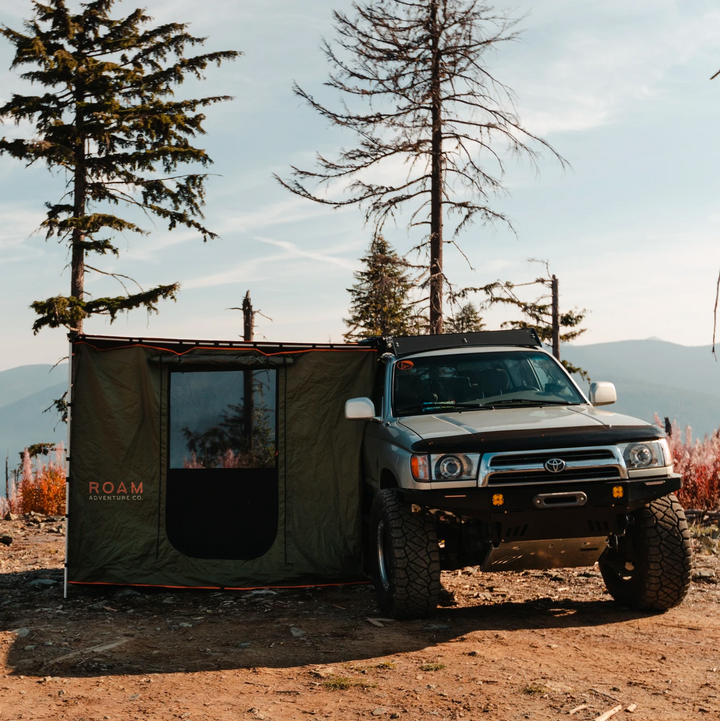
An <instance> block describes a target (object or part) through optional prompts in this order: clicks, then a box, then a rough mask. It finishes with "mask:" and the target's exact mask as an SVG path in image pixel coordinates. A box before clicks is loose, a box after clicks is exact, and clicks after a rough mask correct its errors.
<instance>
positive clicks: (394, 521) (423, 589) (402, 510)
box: [368, 489, 440, 619]
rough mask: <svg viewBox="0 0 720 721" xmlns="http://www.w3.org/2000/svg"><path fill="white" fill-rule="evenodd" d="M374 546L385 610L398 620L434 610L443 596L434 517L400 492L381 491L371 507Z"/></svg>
mask: <svg viewBox="0 0 720 721" xmlns="http://www.w3.org/2000/svg"><path fill="white" fill-rule="evenodd" d="M368 545H369V547H370V569H371V575H372V579H373V582H374V583H375V592H376V594H377V601H378V606H380V609H381V610H382V612H383V613H384V614H387V615H389V616H391V617H392V618H398V619H400V618H424V617H426V616H431V615H433V614H434V613H435V612H436V610H437V604H438V598H439V595H440V549H439V548H438V542H437V533H436V531H435V523H434V521H433V519H432V518H431V517H429V516H428V515H426V514H424V513H412V511H411V510H410V508H409V507H408V506H407V505H405V504H404V503H401V501H400V499H399V498H398V496H397V493H396V492H395V491H393V490H391V489H385V490H382V491H379V492H378V493H377V494H376V496H375V499H374V500H373V505H372V510H371V512H370V538H369V544H368Z"/></svg>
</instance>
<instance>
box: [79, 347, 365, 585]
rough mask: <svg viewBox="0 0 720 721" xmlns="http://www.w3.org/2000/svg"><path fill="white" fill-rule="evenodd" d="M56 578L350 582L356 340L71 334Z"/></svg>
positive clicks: (356, 448) (354, 525) (354, 556)
mask: <svg viewBox="0 0 720 721" xmlns="http://www.w3.org/2000/svg"><path fill="white" fill-rule="evenodd" d="M71 353H72V358H71V393H70V401H71V405H70V447H69V457H70V462H69V469H70V470H69V476H68V535H67V544H68V549H67V559H66V574H67V575H66V579H67V582H68V583H71V584H72V583H83V584H87V583H98V584H137V585H141V584H146V585H156V586H170V587H194V588H252V587H261V586H269V585H276V586H277V585H288V586H292V585H302V584H311V583H312V584H314V583H333V582H339V581H346V580H352V579H356V580H357V579H359V578H361V572H362V569H361V560H362V559H361V518H360V514H361V508H360V506H361V504H360V485H361V478H360V453H361V444H362V434H363V424H362V423H353V422H351V421H347V420H345V417H344V404H345V401H346V400H347V399H349V398H353V397H358V396H369V395H371V389H372V384H373V376H374V373H375V366H376V360H377V353H376V352H375V351H374V350H373V349H371V348H369V347H363V346H357V345H330V344H328V345H321V344H316V345H301V344H273V343H246V342H219V341H218V342H199V341H197V342H196V341H170V340H147V339H145V340H141V339H121V338H109V337H95V336H93V337H91V336H77V337H75V338H74V339H73V341H72V348H71Z"/></svg>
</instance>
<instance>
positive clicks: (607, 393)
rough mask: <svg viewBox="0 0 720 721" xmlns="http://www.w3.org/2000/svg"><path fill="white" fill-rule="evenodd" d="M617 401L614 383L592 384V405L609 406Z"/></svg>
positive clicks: (599, 382)
mask: <svg viewBox="0 0 720 721" xmlns="http://www.w3.org/2000/svg"><path fill="white" fill-rule="evenodd" d="M616 400H617V391H616V390H615V385H614V384H613V383H608V382H607V381H597V382H596V383H591V384H590V403H592V404H593V405H594V406H609V405H610V404H611V403H615V401H616Z"/></svg>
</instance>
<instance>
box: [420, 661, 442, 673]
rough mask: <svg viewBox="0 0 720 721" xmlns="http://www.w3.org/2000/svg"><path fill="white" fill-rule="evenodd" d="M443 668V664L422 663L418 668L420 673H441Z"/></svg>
mask: <svg viewBox="0 0 720 721" xmlns="http://www.w3.org/2000/svg"><path fill="white" fill-rule="evenodd" d="M444 668H445V664H444V663H436V662H435V663H424V664H423V665H422V666H420V670H421V671H442V670H443V669H444Z"/></svg>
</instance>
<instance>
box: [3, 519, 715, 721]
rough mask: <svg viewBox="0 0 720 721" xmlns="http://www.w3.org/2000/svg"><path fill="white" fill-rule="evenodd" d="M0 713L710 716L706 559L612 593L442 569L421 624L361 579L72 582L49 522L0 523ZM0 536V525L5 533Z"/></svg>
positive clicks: (574, 574)
mask: <svg viewBox="0 0 720 721" xmlns="http://www.w3.org/2000/svg"><path fill="white" fill-rule="evenodd" d="M3 534H9V535H11V536H12V543H11V544H10V545H0V629H1V632H0V644H1V653H0V662H1V664H2V667H1V668H0V719H2V721H5V720H7V719H13V720H14V719H73V720H75V721H81V720H84V721H91V720H92V721H95V720H98V721H99V720H100V719H112V720H118V721H119V720H122V721H125V720H126V719H148V718H149V719H176V718H179V719H191V720H197V721H205V720H207V721H221V720H222V721H224V720H226V719H227V720H230V719H232V720H233V721H238V720H239V721H242V720H244V719H248V720H250V719H267V720H268V721H270V720H271V719H276V720H278V721H280V720H284V719H304V718H308V717H322V718H331V719H339V720H342V719H358V718H373V717H377V718H380V719H382V718H393V719H397V718H399V719H406V720H407V721H414V720H415V719H427V720H438V721H439V720H440V719H461V718H462V719H492V720H497V721H511V720H514V719H556V718H559V717H569V718H572V719H574V720H575V721H588V720H593V719H597V718H598V717H600V716H601V715H602V714H603V713H604V712H607V711H610V710H612V709H614V708H616V707H617V706H621V707H622V710H621V711H619V712H618V713H616V714H615V715H613V716H612V719H613V721H620V720H630V719H632V720H633V721H634V720H636V719H637V720H638V721H639V720H640V719H645V720H647V721H661V720H662V721H665V720H671V719H677V720H678V721H686V720H687V719H693V718H703V719H720V585H718V581H719V580H720V557H718V556H717V555H713V554H708V552H707V549H709V548H714V549H715V550H716V551H717V541H711V540H709V539H707V538H705V539H700V540H699V541H697V542H696V543H697V548H696V550H697V551H698V553H697V555H696V559H695V575H694V579H695V580H694V583H693V586H692V589H691V591H690V594H689V596H688V598H687V599H686V601H685V602H684V603H683V604H682V605H681V606H680V607H679V608H676V609H674V610H672V611H670V612H668V613H665V614H660V615H651V614H644V613H635V612H632V611H629V610H627V609H622V608H619V607H617V606H616V605H615V604H614V603H613V602H612V601H611V599H610V597H609V596H608V595H607V594H606V593H605V589H604V586H603V583H602V579H601V578H600V575H599V573H598V572H597V570H596V569H590V570H569V571H565V570H563V571H559V572H557V571H552V572H523V573H507V574H482V573H480V572H479V571H477V570H475V569H468V570H465V571H463V572H453V573H446V574H444V578H443V582H444V585H445V587H446V588H447V589H448V591H450V593H451V594H452V596H454V601H453V600H452V599H451V598H448V603H453V605H448V606H447V607H445V608H441V609H439V610H438V614H437V616H436V617H435V618H433V619H430V620H425V621H409V622H399V621H387V620H385V619H381V618H379V616H380V614H379V612H378V610H377V608H376V606H375V602H374V595H373V590H372V588H371V586H367V585H360V586H352V587H342V588H337V587H332V588H313V589H300V590H296V589H293V590H278V591H270V590H261V591H250V592H223V593H217V592H212V591H206V592H200V591H172V592H169V591H167V590H163V589H130V588H122V587H102V588H99V587H71V589H70V593H69V598H68V599H66V600H65V599H63V595H62V563H63V554H64V537H63V527H62V524H61V521H60V519H47V518H43V517H33V518H29V517H25V518H22V519H19V520H15V521H1V522H0V541H2V540H3V539H2V536H3ZM5 542H7V539H5Z"/></svg>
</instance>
